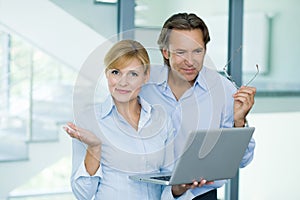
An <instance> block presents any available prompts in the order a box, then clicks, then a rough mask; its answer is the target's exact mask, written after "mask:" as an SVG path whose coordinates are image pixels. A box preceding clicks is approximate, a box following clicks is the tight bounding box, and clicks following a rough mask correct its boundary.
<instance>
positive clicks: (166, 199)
mask: <svg viewBox="0 0 300 200" xmlns="http://www.w3.org/2000/svg"><path fill="white" fill-rule="evenodd" d="M194 197H195V195H193V193H191V190H187V191H186V192H185V193H183V194H182V195H181V196H179V197H176V198H174V196H173V194H172V186H166V187H165V188H164V190H163V192H162V195H161V199H162V200H184V199H188V200H190V199H193V198H194Z"/></svg>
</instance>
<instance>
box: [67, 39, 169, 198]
mask: <svg viewBox="0 0 300 200" xmlns="http://www.w3.org/2000/svg"><path fill="white" fill-rule="evenodd" d="M104 64H105V66H106V69H105V73H106V78H107V82H108V88H109V91H110V94H111V95H110V96H109V97H108V98H107V99H106V100H105V101H104V102H103V103H101V104H100V105H96V106H95V107H94V108H93V110H92V111H87V112H86V113H89V114H82V115H81V116H82V119H76V125H75V124H74V123H67V126H65V127H64V130H65V131H66V132H67V133H68V134H69V135H70V136H71V137H72V138H74V139H73V164H72V176H71V185H72V190H73V193H74V195H75V196H76V198H78V199H92V198H95V199H105V200H106V199H151V200H152V199H160V196H161V192H162V189H163V188H162V186H160V185H155V184H147V183H141V182H135V181H132V180H130V179H129V178H128V176H129V175H133V174H135V173H157V172H161V171H166V170H168V167H169V168H170V166H169V165H170V164H171V163H172V161H173V146H172V139H173V137H174V136H173V126H172V124H171V121H170V119H169V118H168V117H167V115H166V113H165V112H164V110H163V109H161V107H159V106H154V105H150V104H149V103H147V102H146V101H145V100H144V99H142V98H141V97H139V92H140V89H141V86H142V85H143V84H144V83H146V82H147V81H148V79H149V73H150V69H149V64H150V61H149V56H148V54H147V51H146V50H145V48H144V47H143V46H142V45H141V44H140V43H138V42H136V41H133V40H123V41H120V42H118V43H116V44H115V45H114V46H113V47H112V48H111V49H110V50H109V51H108V53H107V54H106V56H105V58H104ZM91 113H92V114H91ZM93 115H94V116H95V119H96V120H93V117H89V116H93ZM95 124H97V126H95Z"/></svg>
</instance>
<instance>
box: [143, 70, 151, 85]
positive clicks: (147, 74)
mask: <svg viewBox="0 0 300 200" xmlns="http://www.w3.org/2000/svg"><path fill="white" fill-rule="evenodd" d="M149 79H150V69H148V70H147V72H146V75H145V81H144V83H147V82H148V81H149Z"/></svg>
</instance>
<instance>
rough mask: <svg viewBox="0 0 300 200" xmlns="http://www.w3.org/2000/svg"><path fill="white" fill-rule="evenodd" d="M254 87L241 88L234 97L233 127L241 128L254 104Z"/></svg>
mask: <svg viewBox="0 0 300 200" xmlns="http://www.w3.org/2000/svg"><path fill="white" fill-rule="evenodd" d="M255 94H256V88H255V87H249V86H242V87H241V88H240V89H239V90H238V91H237V92H236V93H235V94H234V95H233V98H234V126H235V127H243V126H244V125H245V123H246V116H247V114H248V113H249V111H250V110H251V108H252V106H253V104H254V96H255Z"/></svg>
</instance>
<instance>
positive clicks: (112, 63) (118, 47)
mask: <svg viewBox="0 0 300 200" xmlns="http://www.w3.org/2000/svg"><path fill="white" fill-rule="evenodd" d="M134 58H136V59H138V60H139V61H140V62H141V64H142V65H143V67H144V72H145V73H147V72H148V71H149V65H150V59H149V55H148V53H147V51H146V49H145V47H144V46H143V45H142V44H141V43H139V42H137V41H135V40H121V41H119V42H117V43H116V44H114V45H113V46H112V47H111V48H110V50H109V51H108V52H107V54H106V55H105V57H104V64H105V66H106V69H105V71H106V72H107V70H110V69H122V68H124V67H125V66H127V65H128V64H129V63H130V62H132V60H133V59H134Z"/></svg>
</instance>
